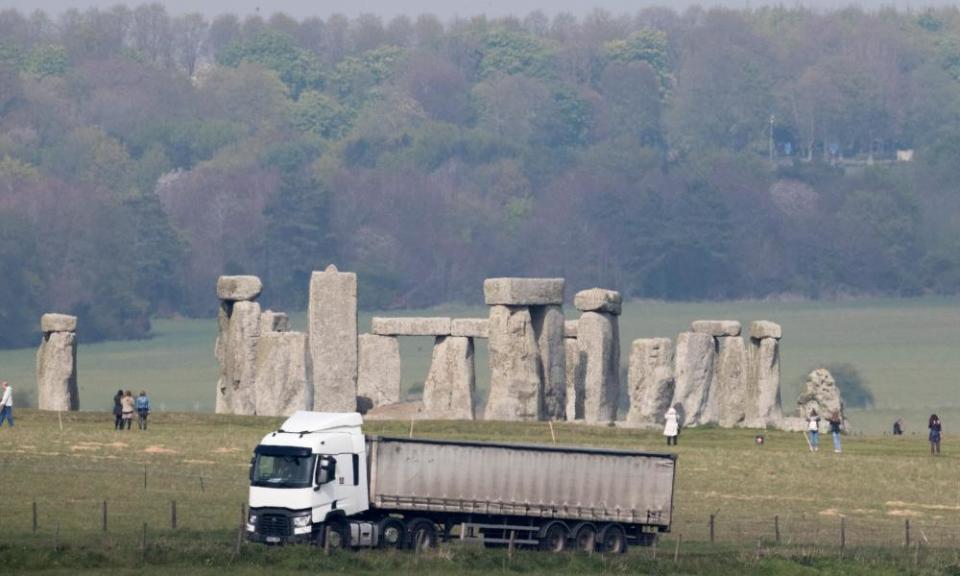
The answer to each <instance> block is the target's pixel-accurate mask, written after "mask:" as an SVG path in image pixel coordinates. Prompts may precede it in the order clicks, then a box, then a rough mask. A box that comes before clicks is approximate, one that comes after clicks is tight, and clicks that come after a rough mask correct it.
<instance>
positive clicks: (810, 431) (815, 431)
mask: <svg viewBox="0 0 960 576" xmlns="http://www.w3.org/2000/svg"><path fill="white" fill-rule="evenodd" d="M807 436H808V437H809V439H810V451H811V452H819V451H820V417H819V416H817V410H816V409H813V410H810V416H809V417H808V418H807Z"/></svg>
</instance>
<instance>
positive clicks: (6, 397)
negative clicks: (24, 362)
mask: <svg viewBox="0 0 960 576" xmlns="http://www.w3.org/2000/svg"><path fill="white" fill-rule="evenodd" d="M0 386H2V387H3V396H0V427H2V426H3V421H4V420H6V421H8V422H10V427H11V428H13V388H11V387H10V384H9V383H7V382H6V381H4V382H0Z"/></svg>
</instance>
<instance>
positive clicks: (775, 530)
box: [773, 515, 780, 544]
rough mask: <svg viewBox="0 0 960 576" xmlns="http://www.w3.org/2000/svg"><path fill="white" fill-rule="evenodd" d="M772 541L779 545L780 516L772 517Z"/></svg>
mask: <svg viewBox="0 0 960 576" xmlns="http://www.w3.org/2000/svg"><path fill="white" fill-rule="evenodd" d="M773 539H774V541H775V542H776V543H777V544H779V543H780V516H779V515H776V516H774V517H773Z"/></svg>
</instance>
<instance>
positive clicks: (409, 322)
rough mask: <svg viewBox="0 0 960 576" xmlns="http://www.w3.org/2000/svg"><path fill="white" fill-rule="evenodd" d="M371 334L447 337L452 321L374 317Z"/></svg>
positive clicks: (439, 318) (445, 319) (446, 319)
mask: <svg viewBox="0 0 960 576" xmlns="http://www.w3.org/2000/svg"><path fill="white" fill-rule="evenodd" d="M371 324H372V329H371V332H372V333H374V334H376V335H378V336H449V335H450V327H451V324H452V321H451V320H450V318H446V317H433V318H405V317H399V318H383V317H380V316H374V317H373V321H372V322H371Z"/></svg>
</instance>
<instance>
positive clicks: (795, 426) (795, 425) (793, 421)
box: [777, 416, 807, 432]
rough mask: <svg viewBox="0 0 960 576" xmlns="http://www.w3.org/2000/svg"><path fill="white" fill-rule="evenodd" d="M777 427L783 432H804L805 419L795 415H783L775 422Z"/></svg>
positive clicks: (805, 426)
mask: <svg viewBox="0 0 960 576" xmlns="http://www.w3.org/2000/svg"><path fill="white" fill-rule="evenodd" d="M777 429H778V430H783V431H785V432H806V431H807V419H806V418H800V417H797V416H785V417H784V418H783V419H782V420H780V422H779V423H778V424H777Z"/></svg>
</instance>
